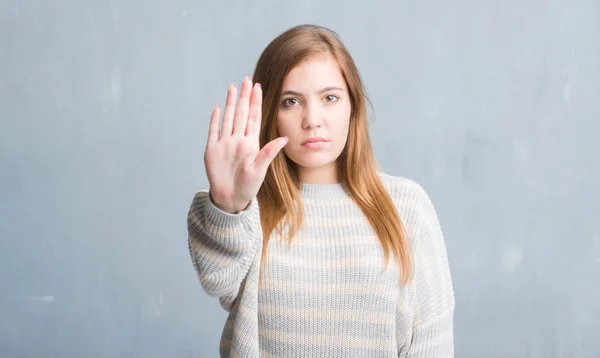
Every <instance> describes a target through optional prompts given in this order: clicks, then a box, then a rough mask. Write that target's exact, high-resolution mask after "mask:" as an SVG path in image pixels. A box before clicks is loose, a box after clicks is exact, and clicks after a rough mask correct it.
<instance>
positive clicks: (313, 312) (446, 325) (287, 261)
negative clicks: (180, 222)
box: [188, 25, 454, 358]
mask: <svg viewBox="0 0 600 358" xmlns="http://www.w3.org/2000/svg"><path fill="white" fill-rule="evenodd" d="M252 81H254V82H255V83H254V84H253V83H252ZM263 97H264V99H263ZM236 98H237V87H236V85H231V86H230V87H229V90H228V93H227V100H226V105H225V108H224V111H223V112H224V113H223V118H222V123H221V108H220V106H218V105H217V107H216V108H215V110H214V111H213V113H212V117H211V120H210V128H209V135H208V142H207V146H206V151H205V154H204V161H205V168H206V172H207V176H208V181H209V185H208V187H207V188H205V189H204V190H201V191H199V192H198V193H197V194H196V195H195V197H194V199H193V202H192V204H191V207H190V211H189V216H188V232H189V250H190V254H191V257H192V261H193V263H194V267H195V269H196V271H197V273H198V276H199V278H200V282H201V284H202V286H203V288H204V290H205V291H206V292H207V293H208V294H209V295H211V296H215V297H218V299H219V302H220V304H221V306H222V307H223V308H224V309H225V310H226V311H227V312H229V316H228V319H227V322H226V324H225V327H224V329H223V333H222V337H221V345H220V354H221V357H243V358H247V357H259V356H260V357H350V356H351V357H369V358H374V357H452V356H453V355H454V343H453V340H454V339H453V316H454V292H453V287H452V280H451V276H450V270H449V265H448V259H447V254H446V247H445V243H444V239H443V236H442V232H441V229H440V225H439V222H438V219H437V216H436V213H435V210H434V208H433V206H432V204H431V202H430V200H429V197H428V196H427V194H426V192H425V191H424V190H423V188H422V187H421V186H419V185H418V184H417V183H415V182H414V181H411V180H409V179H406V178H402V177H394V176H391V175H387V174H385V173H383V172H380V171H378V169H377V166H376V162H375V159H374V157H373V152H372V148H371V144H370V140H369V135H368V126H367V117H366V95H365V93H364V89H363V86H362V83H361V79H360V76H359V73H358V70H357V69H356V67H355V64H354V61H353V60H352V57H351V56H350V54H349V53H348V51H347V50H346V48H345V47H344V45H343V44H342V42H341V41H340V39H339V37H338V36H337V34H336V33H335V32H333V31H331V30H328V29H326V28H324V27H320V26H316V25H301V26H296V27H294V28H291V29H289V30H288V31H286V32H284V33H282V34H281V35H279V36H278V37H277V38H275V39H274V40H273V41H272V42H271V43H270V44H269V45H268V46H267V48H266V49H265V50H264V52H263V53H262V55H261V56H260V58H259V60H258V63H257V65H256V69H255V72H254V75H253V77H252V79H250V78H249V77H246V78H245V79H244V81H243V83H242V86H241V93H240V97H239V100H237V101H236ZM261 148H262V149H261ZM390 252H391V253H392V254H393V258H395V259H396V260H395V261H394V262H393V263H394V264H393V265H389V258H390Z"/></svg>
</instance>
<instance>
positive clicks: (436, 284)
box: [406, 183, 455, 358]
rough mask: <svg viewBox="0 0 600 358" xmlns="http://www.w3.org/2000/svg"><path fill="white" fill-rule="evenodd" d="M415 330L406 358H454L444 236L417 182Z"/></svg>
mask: <svg viewBox="0 0 600 358" xmlns="http://www.w3.org/2000/svg"><path fill="white" fill-rule="evenodd" d="M414 184H415V185H414V186H413V188H414V189H415V193H414V194H415V201H416V203H415V205H416V208H415V214H416V217H415V221H416V224H417V227H416V228H417V230H416V233H417V235H416V241H415V243H414V260H415V261H414V278H413V279H414V281H413V289H414V291H413V295H412V302H411V305H412V308H413V310H414V311H413V312H414V314H413V331H412V340H411V342H410V345H409V347H408V352H407V355H406V357H407V358H434V357H435V358H438V357H445V358H449V357H454V327H453V326H454V307H455V299H454V290H453V285H452V278H451V275H450V267H449V264H448V255H447V252H446V245H445V243H444V236H443V234H442V230H441V227H440V223H439V221H438V217H437V214H436V212H435V209H434V207H433V204H432V203H431V200H430V198H429V196H428V195H427V193H426V192H425V190H424V189H423V188H422V187H421V186H420V185H418V184H416V183H414Z"/></svg>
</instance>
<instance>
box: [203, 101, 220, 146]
mask: <svg viewBox="0 0 600 358" xmlns="http://www.w3.org/2000/svg"><path fill="white" fill-rule="evenodd" d="M220 119H221V105H220V104H217V107H216V108H215V109H214V110H213V112H212V116H211V117H210V125H209V127H208V141H207V143H206V146H209V145H212V144H215V143H216V142H218V141H219V120H220Z"/></svg>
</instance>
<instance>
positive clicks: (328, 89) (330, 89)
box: [281, 86, 344, 97]
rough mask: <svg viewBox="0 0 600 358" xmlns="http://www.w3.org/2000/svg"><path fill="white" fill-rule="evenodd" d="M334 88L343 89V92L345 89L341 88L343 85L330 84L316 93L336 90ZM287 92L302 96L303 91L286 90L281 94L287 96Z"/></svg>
mask: <svg viewBox="0 0 600 358" xmlns="http://www.w3.org/2000/svg"><path fill="white" fill-rule="evenodd" d="M334 90H338V91H342V92H343V91H344V89H343V88H341V87H338V86H329V87H325V88H323V89H321V90H319V91H317V92H316V93H317V94H321V93H323V92H327V91H334ZM286 94H293V95H295V96H300V97H302V93H300V92H296V91H284V92H282V93H281V95H282V96H285V95H286Z"/></svg>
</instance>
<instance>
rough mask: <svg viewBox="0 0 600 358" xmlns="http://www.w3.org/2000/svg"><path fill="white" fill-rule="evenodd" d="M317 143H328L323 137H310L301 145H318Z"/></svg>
mask: <svg viewBox="0 0 600 358" xmlns="http://www.w3.org/2000/svg"><path fill="white" fill-rule="evenodd" d="M319 142H329V141H328V140H327V139H325V138H323V137H311V138H308V139H307V140H305V141H304V142H302V145H304V144H310V143H319Z"/></svg>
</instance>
